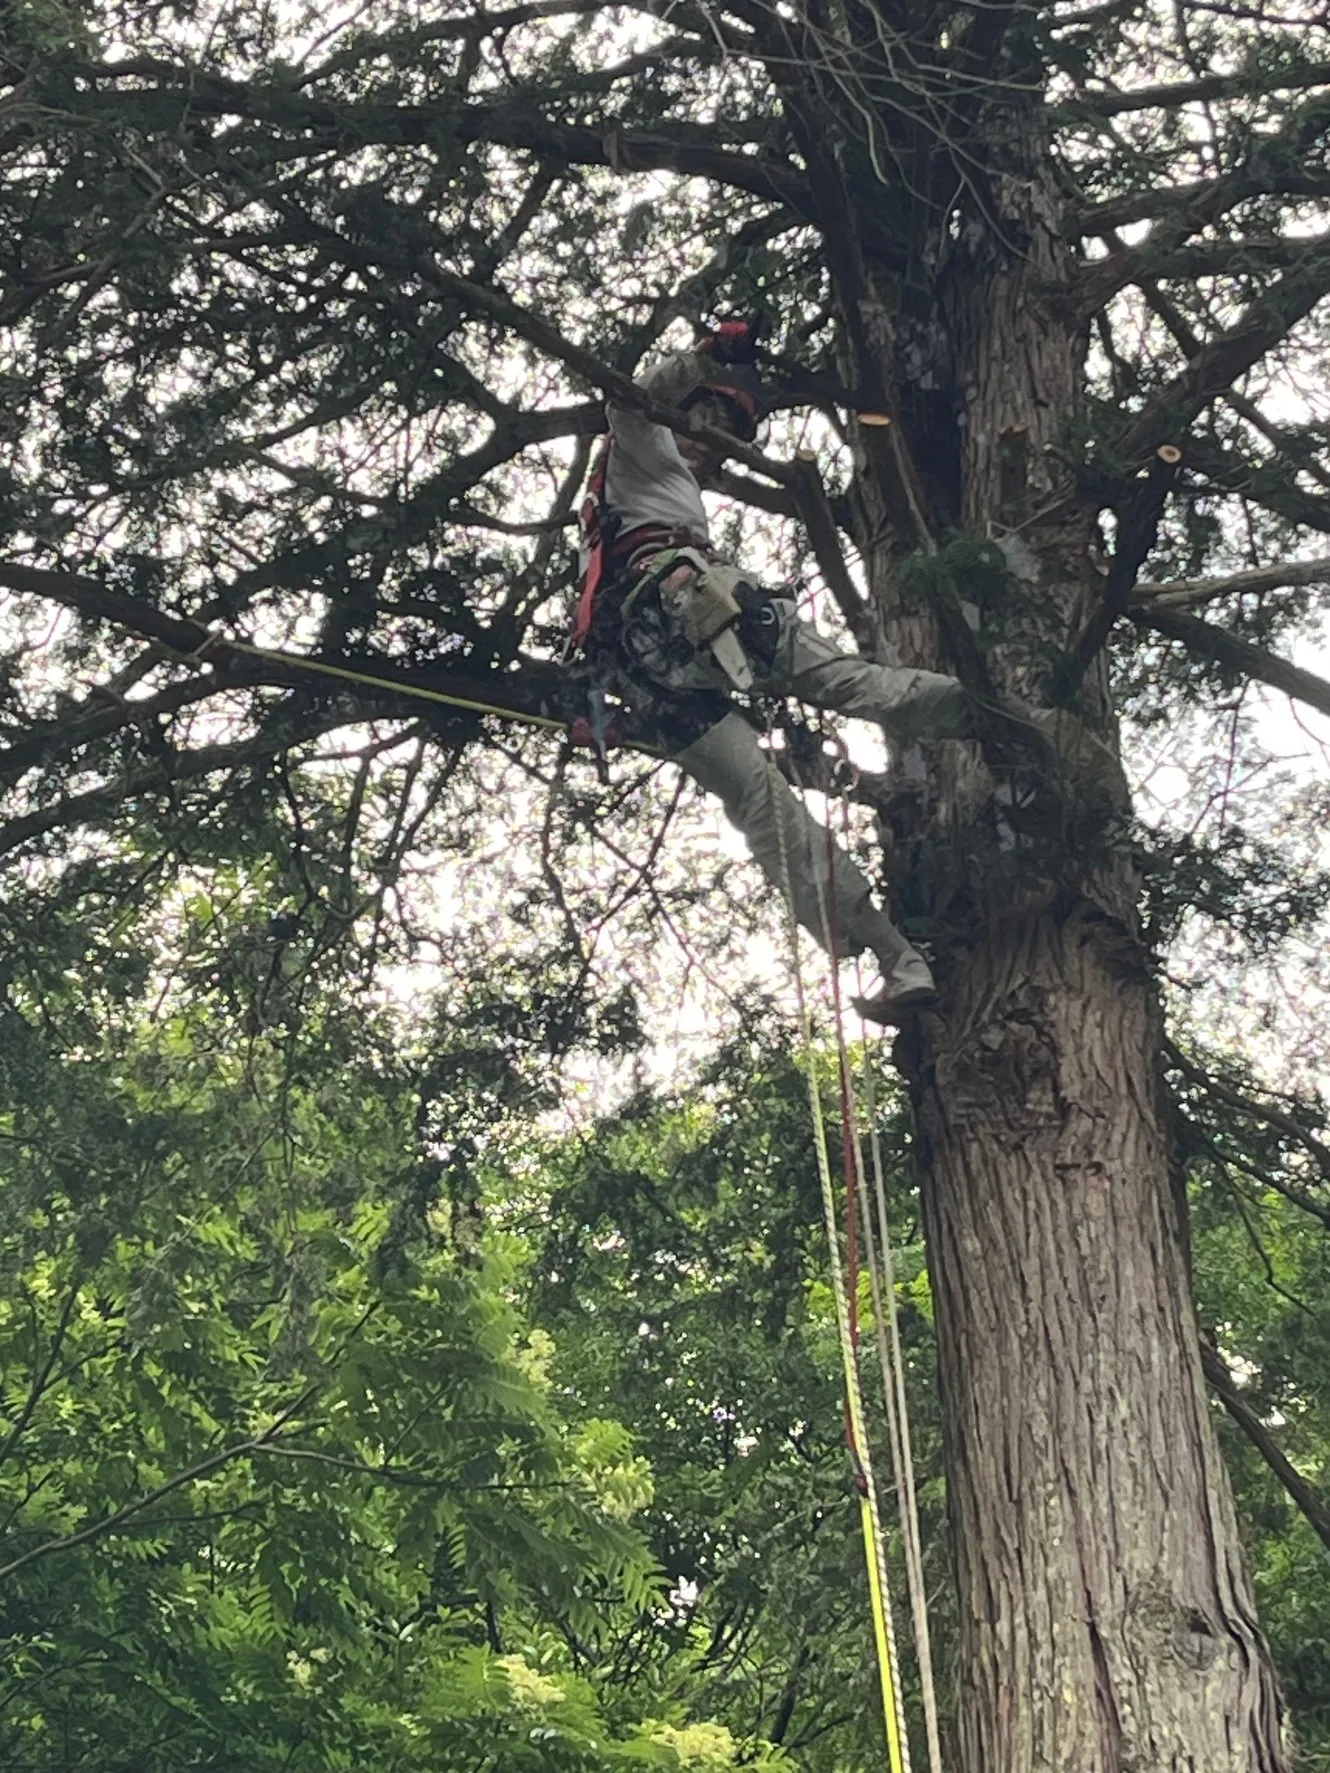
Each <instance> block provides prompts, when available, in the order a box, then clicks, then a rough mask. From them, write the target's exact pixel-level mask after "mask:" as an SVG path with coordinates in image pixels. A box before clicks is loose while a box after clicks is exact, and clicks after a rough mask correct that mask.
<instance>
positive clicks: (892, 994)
mask: <svg viewBox="0 0 1330 1773" xmlns="http://www.w3.org/2000/svg"><path fill="white" fill-rule="evenodd" d="M850 1001H851V1003H852V1004H853V1005H854V1007H855V1009H856V1010H858V1012H859V1014H860V1015H861V1016H862V1017H863V1019H864V1021H865V1022H880V1023H882V1024H883V1025H884V1026H887V1025H890V1024H892V1023H895V1022H900V1021H901V1020H902V1019H903V1018H904V1016H905V1015H906V1013H907V1012H908V1011H909V1010H920V1009H924V1008H926V1007H927V1006H928V1005H929V1004H934V1003H936V1002H937V986H936V985H935V984H934V983H933V975H932V973H931V972H930V971H929V967H928V962H927V961H926V960H925V959H924V957H923V955H922V954H920V953H919V951H918V950H917V949H915V948H907V949H906V950H905V952H904V954H902V955H900V956H899V957H898V958H897V959H896V960H895V961H894V962H893V963H892V964H891V966H890V967H888V966H887V965H886V964H885V963H884V964H883V968H882V973H881V977H880V979H879V981H878V982H877V983H876V984H875V985H872V986H870V987H869V989H868V990H867V991H866V992H865V993H864V995H863V996H862V997H855V998H851V1000H850Z"/></svg>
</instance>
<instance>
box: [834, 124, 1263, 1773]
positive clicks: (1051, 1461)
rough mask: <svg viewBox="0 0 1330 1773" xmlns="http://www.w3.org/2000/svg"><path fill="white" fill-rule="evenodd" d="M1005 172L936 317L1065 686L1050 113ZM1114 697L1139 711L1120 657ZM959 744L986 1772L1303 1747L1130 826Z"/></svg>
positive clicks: (977, 1685)
mask: <svg viewBox="0 0 1330 1773" xmlns="http://www.w3.org/2000/svg"><path fill="white" fill-rule="evenodd" d="M1004 157H1005V165H1004ZM990 194H991V198H992V207H991V208H990V210H989V212H988V213H987V214H986V215H985V216H984V217H983V218H982V222H981V220H980V219H976V221H975V223H974V225H973V226H972V227H970V228H967V229H962V230H961V233H960V236H959V239H958V240H957V242H956V245H955V247H954V250H953V252H952V259H951V266H950V270H949V271H944V272H943V274H942V276H941V277H940V279H939V288H940V290H941V294H940V296H939V300H938V305H937V311H936V313H935V315H934V318H933V331H934V334H935V335H944V336H945V338H946V339H947V341H948V344H949V353H948V356H949V362H948V373H949V375H950V376H951V378H952V386H953V389H954V404H955V412H956V422H957V428H956V436H955V444H954V449H955V456H956V459H957V460H958V462H959V468H960V473H959V483H960V494H961V510H962V512H963V518H964V525H965V530H966V532H967V534H968V535H969V536H970V537H973V538H974V539H976V540H991V541H996V542H997V543H998V544H999V546H1001V547H1002V548H1003V549H1004V552H1005V553H1006V556H1007V561H1008V565H1009V567H1010V568H1012V569H1013V594H1012V596H1011V597H1010V598H1009V599H1008V600H1007V601H1006V602H1005V603H1004V604H1003V605H1002V607H996V608H981V609H979V610H978V612H977V614H978V619H979V621H980V624H981V642H982V644H983V647H984V651H985V654H986V656H987V658H988V661H989V663H990V666H991V668H993V670H994V672H995V675H996V676H997V677H998V678H999V680H1000V681H1003V682H1005V684H1006V685H1007V687H1008V688H1010V689H1014V690H1016V691H1018V692H1020V693H1023V694H1029V693H1031V691H1032V689H1034V690H1035V693H1036V694H1037V687H1036V686H1037V685H1038V681H1039V673H1040V671H1041V670H1042V669H1044V668H1046V666H1047V663H1048V661H1049V659H1050V658H1051V657H1052V656H1053V655H1055V654H1056V652H1057V651H1058V650H1059V649H1065V647H1066V646H1067V644H1068V641H1069V639H1070V637H1071V636H1072V635H1073V634H1074V633H1076V632H1077V631H1078V629H1079V627H1080V625H1081V624H1082V623H1083V621H1084V619H1085V617H1086V615H1087V614H1088V612H1089V610H1090V609H1091V607H1092V606H1093V602H1094V600H1095V599H1096V598H1097V597H1098V596H1099V595H1100V593H1101V586H1102V581H1101V579H1100V577H1099V575H1098V573H1097V572H1096V570H1095V568H1094V567H1093V566H1092V564H1091V562H1090V559H1089V555H1088V547H1089V543H1090V541H1091V539H1092V538H1093V535H1094V521H1095V512H1094V509H1093V506H1092V505H1091V504H1089V503H1088V502H1085V501H1081V500H1079V499H1078V497H1077V495H1076V492H1075V488H1074V486H1072V487H1070V496H1069V483H1068V480H1067V476H1066V474H1065V471H1064V470H1062V469H1060V468H1059V466H1058V462H1059V458H1060V452H1061V449H1062V447H1063V446H1064V445H1065V438H1066V425H1067V421H1068V419H1069V418H1071V417H1073V416H1074V415H1075V414H1076V413H1077V411H1078V409H1079V407H1080V404H1081V398H1082V387H1081V381H1082V363H1083V359H1084V340H1083V338H1082V336H1081V333H1080V329H1079V325H1078V322H1077V320H1076V317H1075V308H1074V302H1073V300H1072V299H1071V293H1070V286H1071V283H1072V277H1071V271H1072V269H1073V267H1070V266H1069V264H1068V260H1067V254H1066V249H1065V247H1064V246H1063V245H1062V242H1061V239H1060V236H1059V232H1058V224H1059V216H1058V209H1057V202H1056V192H1055V189H1054V185H1053V177H1052V173H1051V170H1050V161H1049V156H1048V153H1047V144H1046V143H1045V142H1043V141H1042V139H1041V138H1040V137H1039V136H1038V134H1037V132H1036V131H1035V130H1033V129H1031V130H1029V131H1028V133H1027V134H1025V135H1024V136H1022V135H1021V134H1020V133H1019V131H1018V130H1017V129H1016V127H1015V126H1011V127H1010V128H1009V129H1008V131H1007V133H1006V135H1005V137H1004V138H1003V139H1001V140H998V139H996V138H995V147H994V154H993V165H992V179H991V184H990ZM994 212H996V213H994ZM896 369H897V365H896V364H892V365H890V366H889V371H890V372H892V373H894V372H895V371H896ZM905 404H906V410H907V411H908V406H909V403H908V401H907V402H906V403H905ZM873 447H874V445H873V443H872V441H871V440H870V439H868V438H867V437H865V439H864V443H863V453H862V455H861V474H860V485H859V491H860V496H861V503H862V508H863V512H864V526H865V527H864V533H863V538H862V540H863V543H864V546H865V553H866V556H867V558H868V562H869V570H870V576H871V578H872V581H873V587H874V593H875V596H876V598H877V601H878V604H879V608H880V610H881V612H882V614H883V617H884V630H885V632H886V633H887V634H889V635H890V636H891V637H892V639H893V640H894V641H895V642H896V643H897V644H898V647H899V650H900V652H901V653H902V655H903V656H904V659H905V661H906V662H908V663H918V664H922V665H926V666H929V667H932V668H935V669H938V668H940V669H944V670H947V669H952V668H953V661H952V659H951V658H949V657H948V656H947V654H946V653H945V651H943V650H942V649H941V648H940V646H939V642H938V638H937V635H938V629H937V627H936V626H935V624H934V623H933V622H932V621H931V620H930V617H929V613H928V610H927V608H926V607H922V606H921V604H920V602H919V600H918V598H917V597H916V599H915V600H914V601H913V602H911V601H910V600H909V599H908V598H905V597H903V595H902V592H901V590H900V586H899V583H898V575H893V562H892V560H891V559H890V557H889V555H888V551H887V549H886V548H884V547H883V545H882V544H881V542H880V541H879V542H878V546H877V548H876V551H874V548H873V546H872V543H873V540H874V539H875V538H881V537H882V536H883V534H884V532H888V531H889V530H890V525H891V522H892V517H893V513H892V510H891V508H890V502H889V500H888V498H887V496H886V487H885V482H884V481H881V480H877V479H875V475H874V463H873V457H872V449H873ZM929 447H930V451H931V452H932V453H933V454H936V442H935V439H930V443H929ZM900 551H901V552H903V551H904V550H903V547H902V548H901V549H900ZM944 559H945V556H944ZM958 589H959V592H960V594H961V596H962V597H964V595H965V590H964V586H963V585H961V586H959V587H958ZM1082 713H1083V714H1084V716H1085V718H1086V719H1087V720H1090V721H1091V722H1092V723H1094V724H1096V725H1097V726H1098V727H1099V729H1100V731H1101V732H1102V733H1105V734H1107V735H1108V738H1109V742H1110V743H1111V742H1112V731H1111V727H1112V722H1111V710H1110V709H1109V708H1108V704H1107V679H1106V675H1105V673H1104V671H1103V669H1102V663H1101V664H1100V665H1099V666H1097V667H1096V673H1095V674H1092V676H1091V677H1090V678H1089V679H1088V680H1087V682H1086V684H1085V686H1084V690H1083V696H1082ZM949 749H950V750H951V751H952V752H953V753H955V752H956V751H957V750H958V748H956V747H951V748H949ZM929 767H930V787H931V799H930V803H929V806H928V809H927V815H926V818H925V820H924V821H923V823H922V824H921V825H920V826H919V827H918V828H917V829H915V830H914V831H913V832H911V833H907V834H905V839H906V841H905V846H904V855H903V857H902V856H898V857H897V860H896V863H895V864H893V868H892V872H893V875H894V876H895V878H896V879H897V881H898V882H900V883H901V884H902V888H903V890H902V891H901V892H900V893H899V894H898V904H897V909H898V911H899V912H901V913H902V914H903V915H906V916H908V915H910V914H911V913H914V914H916V915H919V914H923V915H925V916H926V917H927V919H928V927H929V928H930V929H931V931H932V932H933V939H934V950H935V954H936V959H937V972H938V977H939V984H940V986H941V990H942V995H943V1004H942V1009H941V1013H940V1014H939V1015H936V1016H933V1015H925V1016H923V1017H920V1018H919V1019H918V1021H917V1023H916V1025H914V1026H913V1027H911V1028H910V1029H909V1030H907V1032H906V1034H905V1035H904V1036H903V1037H902V1039H901V1041H900V1042H899V1043H898V1056H899V1058H900V1061H901V1064H902V1067H903V1070H904V1072H905V1075H906V1078H907V1080H908V1083H909V1087H910V1090H911V1093H912V1097H913V1101H914V1107H915V1117H916V1133H917V1140H918V1158H919V1166H920V1172H921V1183H922V1188H923V1200H924V1212H925V1220H926V1227H927V1232H928V1249H929V1262H930V1270H931V1275H932V1282H933V1289H934V1296H935V1301H936V1316H937V1329H938V1345H939V1360H940V1367H941V1385H942V1392H943V1402H944V1421H945V1423H946V1425H947V1458H948V1482H949V1489H950V1506H951V1512H952V1518H953V1522H954V1527H955V1541H956V1551H957V1560H958V1579H959V1597H960V1618H961V1695H960V1713H961V1716H960V1733H961V1743H962V1756H961V1764H962V1767H963V1769H964V1773H1045V1770H1048V1773H1127V1770H1129V1769H1130V1770H1131V1773H1155V1770H1163V1769H1168V1770H1169V1773H1182V1770H1184V1769H1185V1770H1187V1773H1221V1770H1223V1773H1230V1770H1231V1773H1251V1770H1253V1769H1262V1770H1269V1773H1277V1770H1280V1769H1283V1768H1285V1766H1286V1764H1287V1763H1286V1761H1285V1758H1284V1750H1283V1747H1282V1744H1281V1727H1280V1717H1281V1706H1280V1701H1279V1696H1278V1691H1277V1686H1276V1682H1275V1679H1274V1675H1273V1673H1272V1670H1271V1666H1270V1661H1269V1656H1268V1653H1267V1649H1266V1646H1265V1644H1264V1642H1263V1640H1262V1638H1261V1635H1260V1632H1259V1629H1258V1627H1257V1625H1256V1621H1255V1613H1254V1606H1253V1601H1252V1595H1251V1590H1250V1587H1249V1584H1248V1580H1247V1577H1246V1574H1245V1572H1244V1567H1243V1558H1242V1552H1241V1547H1240V1544H1239V1540H1238V1535H1237V1528H1236V1521H1235V1516H1234V1510H1233V1505H1232V1500H1231V1495H1230V1490H1229V1485H1228V1480H1227V1476H1226V1474H1225V1472H1224V1470H1223V1467H1222V1465H1221V1463H1220V1459H1219V1453H1218V1448H1217V1443H1216V1440H1215V1437H1214V1433H1213V1429H1212V1424H1211V1420H1210V1413H1209V1408H1208V1405H1207V1401H1206V1394H1205V1390H1204V1385H1203V1380H1202V1374H1201V1364H1200V1350H1199V1341H1198V1336H1197V1327H1196V1322H1195V1316H1194V1311H1193V1306H1192V1300H1191V1286H1190V1275H1189V1270H1188V1257H1187V1239H1186V1224H1185V1204H1184V1203H1183V1202H1182V1201H1181V1200H1180V1198H1179V1195H1178V1193H1177V1191H1176V1190H1175V1187H1174V1184H1173V1180H1172V1166H1171V1161H1170V1158H1171V1152H1170V1143H1169V1132H1168V1117H1167V1108H1166V1104H1165V1103H1164V1101H1163V1098H1162V1093H1161V1086H1160V1078H1161V1069H1160V1041H1161V1028H1162V1020H1161V1014H1160V1010H1159V1005H1158V1001H1157V997H1156V993H1155V990H1154V986H1153V983H1152V981H1151V978H1150V974H1149V968H1148V964H1147V956H1146V955H1145V953H1144V950H1143V948H1142V946H1141V944H1140V941H1139V937H1138V931H1137V924H1136V914H1135V900H1136V883H1135V880H1134V876H1133V873H1132V867H1131V859H1130V853H1129V849H1128V845H1127V843H1126V840H1125V837H1123V836H1122V835H1121V833H1120V832H1114V831H1112V830H1105V829H1103V828H1102V827H1101V828H1100V829H1099V830H1097V831H1094V830H1088V828H1087V827H1086V826H1085V824H1084V823H1083V822H1081V823H1078V824H1076V825H1075V828H1074V830H1073V829H1072V826H1070V825H1067V824H1064V825H1063V826H1062V828H1061V830H1059V829H1058V822H1057V820H1056V818H1055V819H1053V820H1052V821H1051V822H1049V821H1046V822H1045V826H1044V828H1043V829H1042V830H1041V829H1039V828H1037V827H1036V828H1033V829H1032V828H1029V827H1027V828H1026V829H1025V830H1024V831H1022V830H1019V829H1016V830H1013V828H1012V827H1011V826H1010V824H1008V823H1005V822H1004V818H1003V816H1002V815H1001V812H1000V809H998V810H996V811H995V803H994V798H993V782H992V780H991V779H990V778H988V777H987V776H986V775H985V773H984V772H983V771H982V770H981V769H980V768H979V767H978V766H977V763H976V760H975V758H974V756H973V755H971V756H969V757H968V758H965V757H962V758H960V759H959V760H958V759H957V758H956V757H955V756H953V757H952V758H951V759H950V760H948V759H943V761H942V762H941V763H940V764H938V763H932V764H930V766H929ZM916 773H917V772H916ZM1087 833H1088V834H1087ZM894 835H895V838H896V840H897V842H898V844H899V843H900V841H901V838H902V834H901V833H900V832H897V833H895V834H894ZM902 860H903V861H904V863H905V866H904V867H901V866H899V863H900V862H901V861H902Z"/></svg>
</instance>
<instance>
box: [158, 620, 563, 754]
mask: <svg viewBox="0 0 1330 1773" xmlns="http://www.w3.org/2000/svg"><path fill="white" fill-rule="evenodd" d="M211 644H213V643H205V644H204V645H203V646H200V647H198V648H196V649H195V650H194V651H193V652H190V653H186V652H180V653H178V654H177V656H178V657H180V658H183V659H205V658H207V657H208V656H209V651H210V646H211ZM215 645H216V647H217V648H218V650H223V649H224V650H225V651H227V652H233V653H243V654H244V655H245V656H246V657H247V658H251V659H263V660H264V661H265V662H266V663H267V664H270V665H281V666H282V667H283V668H284V669H286V670H289V671H310V672H313V673H314V674H315V675H316V676H319V677H337V678H340V679H342V681H344V682H346V683H358V684H360V685H362V687H364V688H366V689H375V690H386V691H388V692H389V694H391V695H395V696H414V697H415V698H416V699H417V700H418V701H422V702H435V703H441V704H443V705H444V706H445V707H448V708H465V709H466V710H467V711H468V712H469V713H471V714H493V715H495V716H497V717H498V718H499V719H500V720H519V721H521V722H523V724H524V725H527V726H541V727H546V728H549V729H551V730H554V731H558V730H561V729H562V728H564V727H566V726H567V725H568V721H567V720H565V719H560V718H559V717H557V716H555V715H551V714H534V713H528V712H527V711H526V710H525V709H521V708H498V707H495V706H494V705H493V704H492V703H490V702H481V701H478V700H476V699H475V698H474V697H471V696H459V695H454V694H451V693H450V692H449V691H447V690H439V689H428V688H426V686H425V685H424V684H421V683H397V682H395V681H394V680H393V679H392V678H391V677H376V676H374V674H373V673H372V672H369V671H357V670H354V669H353V668H352V667H351V666H349V665H332V664H329V663H328V661H327V660H326V659H308V658H305V657H303V656H302V655H301V654H300V653H287V652H282V651H281V650H280V649H279V648H277V647H269V646H255V645H254V643H253V642H252V641H249V640H230V639H228V638H227V637H226V636H225V635H222V634H219V635H217V636H216V640H215ZM172 650H174V649H172Z"/></svg>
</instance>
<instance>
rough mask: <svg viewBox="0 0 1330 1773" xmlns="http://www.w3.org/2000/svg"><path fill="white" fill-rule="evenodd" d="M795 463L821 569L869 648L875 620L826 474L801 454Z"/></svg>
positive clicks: (850, 625)
mask: <svg viewBox="0 0 1330 1773" xmlns="http://www.w3.org/2000/svg"><path fill="white" fill-rule="evenodd" d="M795 466H796V470H797V473H798V485H797V493H796V496H797V497H798V500H799V509H800V512H801V514H802V516H803V520H804V528H805V530H806V531H807V533H808V541H809V544H810V546H811V547H812V550H813V558H814V559H815V560H816V561H817V568H818V571H819V572H820V573H821V574H822V577H823V579H824V580H825V581H826V585H827V589H828V590H829V591H830V592H831V595H832V596H833V597H834V598H835V599H836V605H837V608H838V609H839V610H840V613H841V615H842V616H843V617H844V618H845V623H846V626H847V627H848V628H849V630H850V632H851V634H853V635H854V638H855V639H856V641H858V643H859V645H860V647H861V648H863V649H864V650H865V651H867V650H869V649H870V648H871V647H872V644H873V640H874V634H873V623H872V620H871V618H870V616H869V613H868V605H867V603H866V602H865V601H864V598H863V595H862V593H861V592H860V590H859V588H858V586H857V585H856V584H855V582H854V580H853V579H852V578H851V577H850V569H849V567H848V566H847V565H846V564H845V555H844V553H843V552H842V551H841V545H840V537H839V535H838V534H837V533H836V519H835V517H834V516H833V515H832V510H831V501H830V499H829V498H828V497H827V489H826V487H825V486H824V485H823V482H822V476H821V475H820V474H819V473H818V470H817V463H816V461H813V460H809V459H804V458H802V457H801V458H800V459H799V460H798V461H797V462H796V464H795Z"/></svg>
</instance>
